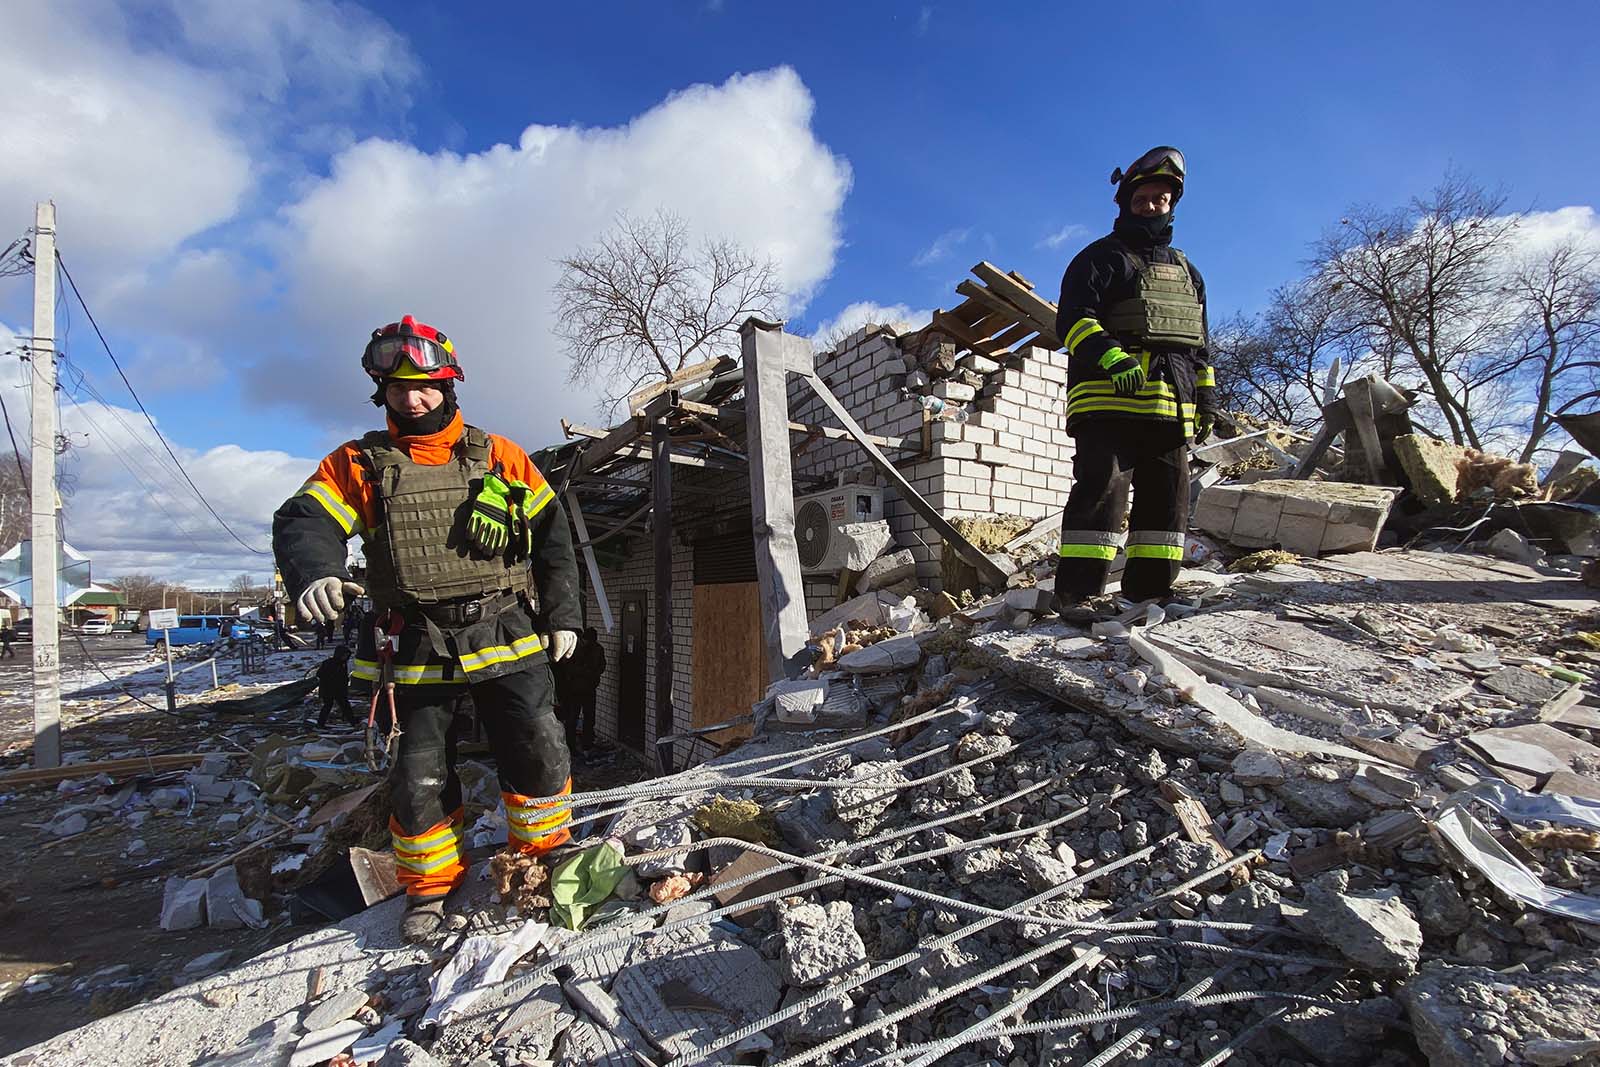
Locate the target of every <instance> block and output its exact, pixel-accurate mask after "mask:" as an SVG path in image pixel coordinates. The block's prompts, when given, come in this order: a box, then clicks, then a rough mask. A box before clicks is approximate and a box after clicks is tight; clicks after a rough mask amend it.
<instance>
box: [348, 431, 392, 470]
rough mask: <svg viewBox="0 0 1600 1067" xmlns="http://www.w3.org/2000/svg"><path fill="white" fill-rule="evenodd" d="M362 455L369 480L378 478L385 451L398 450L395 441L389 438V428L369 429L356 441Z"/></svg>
mask: <svg viewBox="0 0 1600 1067" xmlns="http://www.w3.org/2000/svg"><path fill="white" fill-rule="evenodd" d="M356 446H357V448H358V450H359V455H360V457H361V466H362V467H363V468H364V469H365V471H366V475H367V480H368V481H377V480H378V468H380V467H382V466H383V459H384V454H385V453H393V452H395V451H396V449H395V447H394V442H393V441H391V440H389V432H388V431H387V430H368V431H367V432H366V433H364V434H362V435H361V439H360V440H359V441H357V442H356Z"/></svg>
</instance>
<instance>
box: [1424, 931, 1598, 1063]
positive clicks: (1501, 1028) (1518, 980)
mask: <svg viewBox="0 0 1600 1067" xmlns="http://www.w3.org/2000/svg"><path fill="white" fill-rule="evenodd" d="M1400 999H1401V1001H1402V1003H1404V1005H1405V1007H1406V1011H1407V1013H1408V1014H1409V1015H1410V1018H1411V1025H1412V1027H1413V1028H1414V1030H1415V1032H1416V1038H1417V1045H1418V1047H1419V1048H1421V1050H1422V1053H1423V1055H1425V1056H1426V1057H1427V1058H1428V1062H1429V1063H1430V1064H1431V1065H1432V1067H1479V1065H1481V1064H1486V1063H1502V1062H1505V1061H1506V1059H1507V1058H1508V1054H1509V1053H1511V1052H1512V1051H1513V1049H1515V1051H1517V1052H1518V1053H1520V1055H1521V1057H1522V1058H1523V1059H1525V1060H1526V1061H1528V1062H1531V1063H1538V1062H1563V1063H1573V1064H1581V1063H1583V1062H1584V1061H1583V1060H1582V1059H1578V1060H1572V1059H1567V1060H1560V1059H1555V1060H1548V1059H1545V1060H1541V1059H1535V1058H1534V1054H1536V1053H1537V1054H1544V1055H1552V1054H1553V1055H1559V1054H1561V1053H1562V1052H1570V1051H1572V1050H1573V1049H1572V1044H1570V1043H1583V1042H1592V1041H1594V1039H1595V1035H1596V1034H1600V962H1597V961H1596V960H1595V959H1594V958H1592V957H1591V958H1589V959H1582V960H1571V961H1567V962H1564V963H1559V964H1556V965H1554V966H1552V967H1550V968H1548V969H1546V970H1542V971H1538V972H1535V973H1521V974H1516V973H1511V972H1509V971H1494V970H1490V969H1489V968H1487V967H1457V966H1452V965H1451V964H1448V963H1443V962H1441V961H1437V960H1431V961H1429V962H1428V963H1425V964H1423V965H1422V967H1421V968H1420V969H1419V970H1418V971H1417V973H1416V975H1415V976H1414V977H1413V978H1412V979H1411V981H1410V982H1408V983H1406V985H1405V986H1403V987H1402V988H1401V990H1400ZM1508 1033H1509V1034H1512V1035H1515V1041H1516V1044H1515V1045H1513V1043H1512V1042H1511V1041H1508V1039H1507V1037H1506V1034H1508ZM1583 1055H1590V1053H1583Z"/></svg>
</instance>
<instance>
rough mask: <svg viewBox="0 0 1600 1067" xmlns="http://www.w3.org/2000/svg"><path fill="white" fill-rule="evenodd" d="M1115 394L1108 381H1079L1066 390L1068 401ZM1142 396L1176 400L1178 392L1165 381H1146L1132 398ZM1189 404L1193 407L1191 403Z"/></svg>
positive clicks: (1114, 389) (1115, 388) (1125, 398)
mask: <svg viewBox="0 0 1600 1067" xmlns="http://www.w3.org/2000/svg"><path fill="white" fill-rule="evenodd" d="M1116 395H1117V387H1116V386H1115V385H1113V384H1111V383H1110V382H1079V383H1078V384H1077V385H1074V386H1073V387H1072V388H1071V389H1069V390H1067V399H1068V400H1069V401H1071V400H1074V399H1076V398H1077V397H1080V396H1116ZM1144 397H1152V398H1153V397H1159V398H1161V399H1163V400H1172V401H1176V400H1177V399H1178V394H1177V393H1176V392H1175V391H1173V388H1172V386H1170V385H1168V384H1167V383H1166V382H1163V381H1153V382H1146V383H1145V384H1144V385H1143V386H1141V387H1140V389H1139V391H1138V392H1137V393H1135V394H1134V395H1133V398H1138V399H1142V398H1144ZM1122 399H1124V400H1127V399H1132V398H1129V397H1123V398H1122ZM1190 406H1191V407H1193V405H1192V404H1191V405H1190Z"/></svg>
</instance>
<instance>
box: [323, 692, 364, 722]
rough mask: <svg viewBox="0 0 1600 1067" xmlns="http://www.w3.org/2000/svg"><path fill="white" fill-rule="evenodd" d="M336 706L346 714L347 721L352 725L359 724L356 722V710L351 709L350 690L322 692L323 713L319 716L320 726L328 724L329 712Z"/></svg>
mask: <svg viewBox="0 0 1600 1067" xmlns="http://www.w3.org/2000/svg"><path fill="white" fill-rule="evenodd" d="M336 708H337V709H338V711H339V714H340V715H343V716H344V721H345V722H347V723H349V724H350V725H351V726H357V725H359V724H358V723H357V722H356V716H355V712H353V711H351V710H350V694H349V693H348V692H344V693H323V694H322V714H320V715H318V716H317V725H318V726H319V727H321V726H326V725H328V713H329V712H330V711H333V710H334V709H336Z"/></svg>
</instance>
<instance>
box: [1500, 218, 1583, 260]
mask: <svg viewBox="0 0 1600 1067" xmlns="http://www.w3.org/2000/svg"><path fill="white" fill-rule="evenodd" d="M1569 242H1570V243H1572V244H1575V245H1578V246H1580V247H1587V248H1590V249H1592V250H1595V251H1600V214H1596V212H1595V209H1594V208H1592V207H1588V206H1580V207H1563V208H1557V209H1556V210H1554V211H1530V212H1528V213H1527V214H1525V215H1520V216H1518V218H1517V228H1516V229H1515V230H1514V231H1513V233H1512V245H1513V247H1514V248H1515V250H1516V253H1517V254H1521V255H1538V254H1539V253H1541V252H1550V251H1551V250H1553V249H1554V248H1556V247H1557V246H1558V245H1561V244H1564V243H1569Z"/></svg>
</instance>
